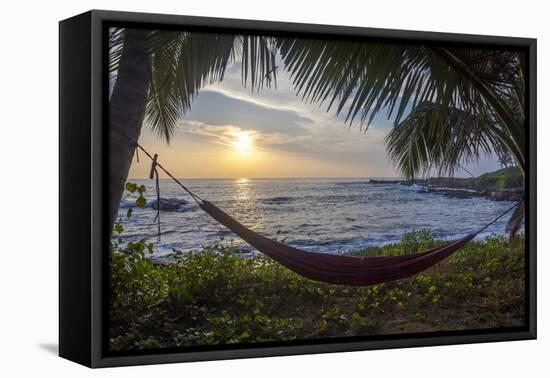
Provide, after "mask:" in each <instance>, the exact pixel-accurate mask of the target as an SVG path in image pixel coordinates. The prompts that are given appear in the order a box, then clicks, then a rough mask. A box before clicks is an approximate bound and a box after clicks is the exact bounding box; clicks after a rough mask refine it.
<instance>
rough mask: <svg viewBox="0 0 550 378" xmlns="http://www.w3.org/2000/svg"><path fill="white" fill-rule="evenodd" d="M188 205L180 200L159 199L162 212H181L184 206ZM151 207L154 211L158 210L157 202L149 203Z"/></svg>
mask: <svg viewBox="0 0 550 378" xmlns="http://www.w3.org/2000/svg"><path fill="white" fill-rule="evenodd" d="M187 204H189V202H187V201H186V200H184V199H181V198H161V199H160V209H161V210H162V211H178V210H181V209H182V208H183V207H184V206H185V205H187ZM151 207H152V208H153V209H155V210H157V209H158V208H159V205H158V201H157V200H154V201H151Z"/></svg>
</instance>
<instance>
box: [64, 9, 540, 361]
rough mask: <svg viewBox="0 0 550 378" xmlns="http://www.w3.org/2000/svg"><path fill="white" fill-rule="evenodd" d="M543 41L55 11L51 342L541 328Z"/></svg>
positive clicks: (388, 336) (392, 344) (464, 339)
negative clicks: (538, 158)
mask: <svg viewBox="0 0 550 378" xmlns="http://www.w3.org/2000/svg"><path fill="white" fill-rule="evenodd" d="M535 49H536V41H535V40H533V39H525V38H512V37H492V36H478V35H461V34H440V33H427V32H411V31H396V30H381V29H368V28H352V27H339V26H325V25H305V24H289V23H275V22H263V21H261V22H260V21H245V20H231V19H212V18H200V17H185V16H169V15H156V14H140V13H121V12H109V11H91V12H88V13H85V14H82V15H79V16H75V17H73V18H70V19H68V20H64V21H62V22H61V23H60V278H59V279H60V335H59V343H60V345H59V347H60V355H61V356H62V357H65V358H68V359H70V360H73V361H76V362H78V363H81V364H84V365H87V366H90V367H105V366H115V365H134V364H152V363H166V362H179V361H198V360H212V359H227V358H242V357H260V356H274V355H287V354H304V353H320V352H335V351H351V350H365V349H374V348H396V347H411V346H425V345H444V344H454V343H473V342H489V341H504V340H522V339H532V338H535V337H536V307H535V303H536V287H535V282H536V277H535V272H536V270H535V266H536V265H535V263H536V254H535V253H536V245H535V240H536V234H535V229H536V223H535V219H536V217H535V212H536V193H535V189H536V185H535V182H536V181H535V180H536V169H535V132H536V129H535V114H536V112H535V110H536V108H535V105H536V97H535V93H536V88H535V85H536V50H535Z"/></svg>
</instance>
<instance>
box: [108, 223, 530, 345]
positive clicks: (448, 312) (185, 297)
mask: <svg viewBox="0 0 550 378" xmlns="http://www.w3.org/2000/svg"><path fill="white" fill-rule="evenodd" d="M121 233H123V227H122V226H121V225H120V224H117V225H115V234H114V236H113V238H112V243H111V250H110V264H111V271H110V284H111V306H110V317H111V319H110V323H109V324H110V345H111V348H112V349H113V350H127V349H148V348H159V347H181V346H196V345H215V344H225V343H255V342H269V341H280V340H293V339H310V338H319V337H333V336H357V335H373V334H384V333H392V332H393V333H396V332H418V331H437V330H452V329H472V328H487V327H505V326H516V325H521V324H523V322H524V316H525V313H524V311H525V309H524V253H523V245H524V239H523V238H516V239H513V240H511V241H510V240H508V239H505V238H503V237H489V238H487V239H485V240H483V241H480V242H476V243H470V244H468V245H467V246H466V247H465V248H464V249H462V250H460V251H458V252H457V253H455V254H454V255H453V256H452V257H450V258H449V259H447V260H446V261H445V262H443V263H441V264H439V265H437V266H435V267H433V268H431V269H429V270H427V271H425V272H423V273H421V274H419V275H417V276H415V277H411V278H409V279H404V280H400V281H395V282H390V283H387V284H383V285H374V286H370V287H348V286H338V285H328V284H323V283H319V282H315V281H311V280H308V279H306V278H303V277H301V276H299V275H297V274H295V273H293V272H291V271H289V270H288V269H286V268H284V267H283V266H281V265H280V264H278V263H276V262H274V261H273V260H271V259H269V258H267V257H264V256H263V255H259V256H257V257H253V258H243V257H241V256H240V255H239V254H238V253H237V252H238V251H237V250H236V248H235V247H225V246H222V245H213V246H208V247H204V248H203V250H202V251H201V252H200V253H188V252H182V251H177V250H174V251H173V253H172V254H171V255H169V256H167V257H166V259H168V262H166V259H164V260H163V261H159V260H155V259H152V258H150V257H148V255H149V253H150V252H152V251H153V245H152V244H148V243H146V241H145V240H138V241H133V242H130V243H124V242H123V241H122V238H121ZM438 243H441V242H440V241H436V240H434V239H433V236H432V235H431V233H429V232H427V231H415V232H412V233H409V234H406V235H404V237H403V241H402V242H400V243H395V244H391V245H386V246H383V247H379V248H369V249H367V250H364V251H357V252H355V253H353V254H354V255H372V254H376V255H399V254H403V253H410V252H414V251H419V250H423V249H426V248H429V247H431V246H434V245H437V244H438Z"/></svg>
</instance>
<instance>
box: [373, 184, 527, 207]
mask: <svg viewBox="0 0 550 378" xmlns="http://www.w3.org/2000/svg"><path fill="white" fill-rule="evenodd" d="M457 180H464V179H446V178H445V179H441V178H437V179H421V180H415V181H414V182H411V181H407V180H375V179H371V180H369V183H370V184H374V185H387V184H396V185H403V186H409V187H412V186H415V185H416V186H418V187H420V189H419V190H418V192H420V193H435V194H442V195H445V196H448V197H452V198H465V199H467V198H473V197H483V198H487V199H490V200H493V201H510V202H519V201H521V200H522V199H523V196H524V193H525V191H524V190H523V188H506V189H497V188H483V189H482V188H476V187H474V186H471V185H464V186H455V185H453V183H456V182H457ZM449 184H450V185H449Z"/></svg>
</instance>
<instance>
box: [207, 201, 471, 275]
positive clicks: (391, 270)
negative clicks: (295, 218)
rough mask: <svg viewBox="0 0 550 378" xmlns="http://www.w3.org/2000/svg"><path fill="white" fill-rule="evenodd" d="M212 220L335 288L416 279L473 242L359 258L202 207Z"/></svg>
mask: <svg viewBox="0 0 550 378" xmlns="http://www.w3.org/2000/svg"><path fill="white" fill-rule="evenodd" d="M199 206H200V207H201V209H203V210H204V211H205V212H206V213H207V214H209V215H210V216H211V217H212V218H214V219H215V220H217V221H218V222H219V223H221V224H222V225H224V226H225V227H227V228H228V229H230V230H231V231H233V232H234V233H235V234H237V235H238V236H239V237H240V238H242V239H243V240H244V241H246V242H247V243H248V244H250V245H251V246H253V247H254V248H256V249H257V250H258V251H260V252H262V253H265V254H266V255H267V256H269V257H271V258H272V259H273V260H275V261H277V262H278V263H280V264H281V265H284V266H286V267H287V268H288V269H290V270H292V271H294V272H296V273H298V274H299V275H301V276H304V277H306V278H309V279H312V280H315V281H321V282H326V283H331V284H340V285H353V286H368V285H374V284H378V283H383V282H388V281H393V280H398V279H401V278H405V277H409V276H412V275H415V274H417V273H419V272H421V271H423V270H425V269H428V268H429V267H431V266H432V265H435V264H437V263H438V262H440V261H442V260H443V259H445V258H446V257H448V256H450V255H451V254H453V253H454V252H455V251H457V250H459V249H460V248H462V247H463V246H464V245H465V244H466V243H468V242H469V241H470V240H472V239H473V238H474V237H475V235H476V234H469V235H467V236H465V237H463V238H461V239H458V240H455V241H453V242H451V243H448V244H445V245H443V246H440V247H437V248H432V249H429V250H427V251H424V252H420V253H414V254H409V255H402V256H387V257H385V256H384V257H378V256H371V257H359V256H342V255H331V254H327V253H313V252H307V251H303V250H300V249H297V248H293V247H290V246H288V245H285V244H282V243H278V242H276V241H274V240H271V239H268V238H266V237H265V236H262V235H260V234H258V233H257V232H254V231H252V230H250V229H249V228H246V227H245V226H243V225H242V224H241V223H239V222H238V221H236V220H235V219H233V218H232V217H231V216H229V215H227V214H226V213H225V212H223V211H222V210H221V209H220V208H219V207H217V206H216V205H214V204H213V203H211V202H208V201H205V200H202V202H200V203H199Z"/></svg>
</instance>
